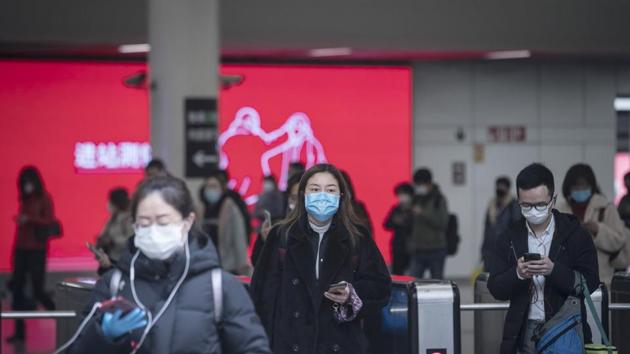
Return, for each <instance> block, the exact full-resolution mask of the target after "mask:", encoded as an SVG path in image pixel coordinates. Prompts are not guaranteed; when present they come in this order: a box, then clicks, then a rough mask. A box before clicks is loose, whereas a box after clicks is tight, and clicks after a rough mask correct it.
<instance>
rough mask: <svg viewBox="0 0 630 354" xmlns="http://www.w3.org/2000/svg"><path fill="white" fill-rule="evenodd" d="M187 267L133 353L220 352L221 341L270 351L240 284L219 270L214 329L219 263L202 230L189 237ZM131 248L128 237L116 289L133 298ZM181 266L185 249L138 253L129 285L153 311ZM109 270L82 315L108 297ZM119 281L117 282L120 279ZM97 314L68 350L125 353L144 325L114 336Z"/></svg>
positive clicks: (232, 348)
mask: <svg viewBox="0 0 630 354" xmlns="http://www.w3.org/2000/svg"><path fill="white" fill-rule="evenodd" d="M189 245H190V256H191V262H190V269H189V273H188V276H187V277H186V279H185V280H184V282H183V283H182V286H181V287H180V288H179V290H178V292H177V294H176V295H175V297H174V299H173V302H172V303H171V304H170V306H169V307H168V309H167V310H166V312H164V314H163V315H162V317H161V318H160V319H159V320H158V322H157V324H156V325H155V326H154V327H153V328H152V329H151V332H149V336H148V337H147V340H146V341H145V343H144V344H143V345H142V347H141V348H140V351H139V353H151V354H167V353H187V354H191V353H220V352H221V351H220V350H221V344H220V340H221V342H223V347H224V348H226V349H229V352H230V353H270V350H269V343H268V341H267V338H266V335H265V332H264V329H263V327H262V326H261V323H260V320H259V319H258V317H257V316H256V313H255V311H254V307H253V305H252V302H251V300H250V297H249V296H248V294H247V290H246V289H245V287H244V286H243V285H242V284H241V283H240V282H239V281H238V280H236V279H235V278H234V277H233V276H232V275H230V274H229V273H226V272H223V277H222V279H223V283H222V284H223V316H222V319H223V320H222V325H223V332H222V334H221V335H220V339H219V333H218V332H217V328H216V325H215V318H214V305H213V292H212V279H211V270H212V269H213V268H216V267H219V261H218V256H217V253H216V250H215V248H214V245H213V244H212V242H210V240H209V238H208V237H207V236H205V235H195V236H192V234H191V237H190V238H189ZM135 252H136V248H135V247H134V246H133V238H131V239H130V242H129V244H128V249H126V250H125V251H124V253H123V255H122V257H121V260H120V262H118V264H117V267H119V268H120V270H121V271H122V282H124V285H123V288H122V290H121V291H120V292H119V295H121V296H123V297H124V298H125V299H127V300H129V301H130V302H132V303H134V300H133V296H132V293H131V286H130V285H129V284H130V278H129V270H130V265H131V259H132V257H133V255H134V253H135ZM184 266H185V254H183V252H182V253H178V254H176V255H175V256H174V257H173V258H172V259H171V260H167V261H157V260H151V259H149V258H147V257H145V256H144V255H143V254H140V256H139V257H138V259H137V260H136V263H135V271H136V279H135V286H136V291H137V294H138V297H139V299H140V301H142V302H143V303H144V305H145V306H147V308H149V309H150V311H151V313H152V314H153V315H154V316H155V315H156V314H157V312H158V311H159V310H160V309H161V308H162V305H163V304H164V303H165V301H166V299H167V297H168V296H169V293H170V292H171V290H172V289H173V288H174V287H175V284H176V283H177V281H178V280H179V278H180V277H181V274H182V272H183V270H184ZM112 273H113V272H112V271H110V272H107V273H105V275H104V276H103V277H102V278H101V279H99V281H98V282H97V283H96V287H95V289H94V290H93V292H92V297H91V300H90V302H89V304H88V306H87V307H86V310H85V311H84V316H85V315H87V313H88V312H89V310H90V309H91V308H92V305H93V304H94V303H95V302H97V301H103V300H106V299H109V298H110V297H111V294H110V290H109V284H110V279H111V276H112ZM122 282H121V284H123V283H122ZM100 318H101V316H100V315H98V316H97V317H96V319H92V320H91V321H90V322H89V323H88V325H87V327H86V328H85V329H84V331H83V333H82V335H81V336H80V337H79V339H78V340H77V342H76V343H75V344H74V346H73V347H71V349H70V350H69V352H70V353H89V354H100V353H103V354H105V353H129V352H130V351H131V349H132V348H131V343H132V341H136V342H137V341H138V340H139V338H140V336H141V335H142V331H143V330H144V328H141V329H138V330H135V331H133V332H132V333H131V334H130V335H125V336H124V337H123V338H121V339H119V340H117V341H116V342H111V341H110V340H108V339H107V338H105V337H104V336H103V332H102V329H101V326H100Z"/></svg>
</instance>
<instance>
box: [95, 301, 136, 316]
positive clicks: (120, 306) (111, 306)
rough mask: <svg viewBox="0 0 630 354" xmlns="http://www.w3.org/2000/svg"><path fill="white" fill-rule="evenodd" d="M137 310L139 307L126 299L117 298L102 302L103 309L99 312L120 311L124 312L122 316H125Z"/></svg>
mask: <svg viewBox="0 0 630 354" xmlns="http://www.w3.org/2000/svg"><path fill="white" fill-rule="evenodd" d="M136 308H138V306H136V305H135V304H132V303H131V302H129V301H128V300H127V299H125V298H124V297H122V296H117V297H115V298H112V299H109V300H105V301H103V302H101V307H100V309H99V310H100V311H101V312H108V313H114V312H116V311H118V310H120V311H121V312H122V315H123V316H124V315H126V314H127V313H129V312H131V311H133V310H134V309H136Z"/></svg>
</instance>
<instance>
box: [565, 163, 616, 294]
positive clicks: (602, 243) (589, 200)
mask: <svg viewBox="0 0 630 354" xmlns="http://www.w3.org/2000/svg"><path fill="white" fill-rule="evenodd" d="M562 194H563V196H564V202H560V203H558V210H559V211H561V212H565V213H569V214H573V215H574V216H575V217H577V218H578V220H579V221H580V222H581V223H582V226H584V228H585V229H587V230H588V232H589V233H590V234H591V236H592V237H593V242H594V243H595V247H596V248H597V260H598V263H599V277H600V279H601V280H602V281H603V282H604V283H606V284H607V285H610V281H611V280H612V276H613V273H614V270H615V266H614V264H615V260H614V258H615V254H616V253H617V252H618V251H619V250H620V249H621V248H622V247H623V245H624V239H625V237H626V236H625V232H624V224H623V221H622V220H621V218H620V217H619V214H618V213H617V208H616V207H615V205H614V204H613V203H611V202H610V201H608V199H606V197H605V196H604V195H603V194H602V193H601V191H600V189H599V186H598V184H597V180H596V179H595V173H593V169H592V168H591V166H589V165H586V164H582V163H580V164H576V165H573V166H571V168H569V170H568V171H567V174H566V176H565V178H564V182H563V183H562Z"/></svg>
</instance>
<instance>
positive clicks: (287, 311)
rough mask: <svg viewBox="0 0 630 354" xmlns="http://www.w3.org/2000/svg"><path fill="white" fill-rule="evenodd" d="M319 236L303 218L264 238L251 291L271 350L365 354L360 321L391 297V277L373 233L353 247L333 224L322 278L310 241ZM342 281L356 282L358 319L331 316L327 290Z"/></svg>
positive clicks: (280, 351) (326, 249)
mask: <svg viewBox="0 0 630 354" xmlns="http://www.w3.org/2000/svg"><path fill="white" fill-rule="evenodd" d="M283 235H284V236H283ZM317 237H318V236H317V234H315V232H314V231H312V229H311V228H310V226H309V225H308V222H307V221H306V220H302V221H301V222H299V223H298V225H296V226H294V227H293V228H291V229H290V231H289V232H284V231H280V229H279V228H278V227H275V228H273V229H272V230H271V232H270V233H269V236H268V238H267V241H266V242H265V246H264V249H263V252H262V254H261V256H260V259H259V260H258V263H257V265H256V268H255V270H254V276H253V278H252V285H251V293H252V298H253V300H254V305H255V306H256V310H257V311H258V314H259V316H260V318H261V320H262V322H263V325H264V326H265V329H266V330H267V333H268V334H269V338H270V341H271V347H272V351H273V352H274V353H275V354H283V353H308V354H315V353H330V352H338V353H356V354H359V353H365V352H366V350H367V339H366V337H365V335H364V334H363V331H362V330H361V325H360V319H361V318H362V317H363V316H366V315H369V314H372V313H376V312H378V311H379V310H380V309H381V308H382V307H383V306H384V305H385V304H386V303H387V301H388V299H389V293H390V284H391V280H390V276H389V273H388V271H387V267H386V266H385V262H384V261H383V257H382V256H381V254H380V252H379V250H378V248H377V247H376V244H375V243H374V241H373V240H372V238H371V237H369V236H368V235H365V236H362V237H361V238H360V240H359V242H358V244H357V245H356V246H355V247H353V246H352V244H351V240H350V235H349V234H348V232H347V231H346V230H345V228H343V227H342V226H341V225H339V224H337V223H336V222H333V224H332V225H331V227H330V229H329V231H328V232H327V233H326V235H325V237H324V241H325V249H324V248H320V250H321V252H323V253H321V254H323V261H322V262H321V263H320V273H319V274H320V277H319V281H318V280H316V277H315V254H316V250H314V247H313V245H312V243H311V240H313V239H316V238H317ZM323 243H324V242H323ZM315 244H316V243H315ZM322 246H324V245H322ZM342 280H345V281H347V282H349V283H351V284H352V285H353V287H354V289H355V290H356V293H357V295H358V296H359V298H361V300H362V301H363V307H362V309H361V310H360V312H359V316H358V317H357V318H356V319H354V320H353V321H350V322H344V323H339V322H337V320H336V319H335V318H334V316H333V308H332V306H333V303H332V302H331V301H329V300H328V299H326V298H325V297H324V296H323V293H324V292H325V291H326V290H328V286H329V285H330V284H333V283H336V282H339V281H342Z"/></svg>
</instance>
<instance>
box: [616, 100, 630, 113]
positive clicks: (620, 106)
mask: <svg viewBox="0 0 630 354" xmlns="http://www.w3.org/2000/svg"><path fill="white" fill-rule="evenodd" d="M614 104H615V110H616V111H617V112H630V97H617V98H615V103H614Z"/></svg>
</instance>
